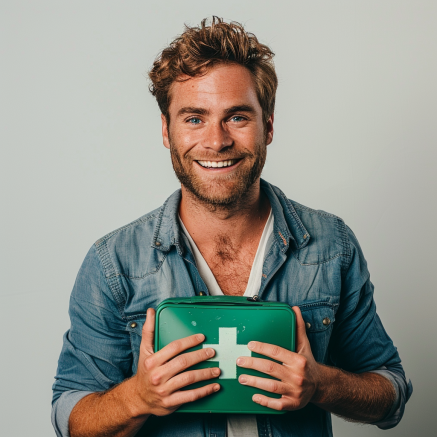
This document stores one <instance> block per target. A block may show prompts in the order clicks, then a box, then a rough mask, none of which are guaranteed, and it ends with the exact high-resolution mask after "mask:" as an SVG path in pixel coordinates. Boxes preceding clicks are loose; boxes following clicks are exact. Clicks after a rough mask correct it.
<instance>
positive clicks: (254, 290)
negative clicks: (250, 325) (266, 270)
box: [179, 210, 273, 437]
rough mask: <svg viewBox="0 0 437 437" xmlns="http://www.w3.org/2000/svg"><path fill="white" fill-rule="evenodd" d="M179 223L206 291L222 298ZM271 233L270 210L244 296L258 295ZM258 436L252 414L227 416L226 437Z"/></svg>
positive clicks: (185, 230) (198, 252)
mask: <svg viewBox="0 0 437 437" xmlns="http://www.w3.org/2000/svg"><path fill="white" fill-rule="evenodd" d="M179 223H180V224H181V227H182V230H183V232H184V234H185V236H186V237H187V239H188V241H189V243H190V247H191V252H192V253H193V256H194V260H195V261H196V265H197V269H198V270H199V274H200V276H201V277H202V279H203V281H204V282H205V284H206V286H207V287H208V291H209V293H210V294H211V295H213V296H220V295H221V296H223V292H222V290H221V289H220V286H219V285H218V283H217V280H216V279H215V276H214V275H213V273H212V271H211V269H210V268H209V266H208V264H207V262H206V261H205V258H203V256H202V254H201V253H200V250H199V249H198V248H197V246H196V243H195V242H194V240H193V239H192V238H191V235H190V234H189V232H188V231H187V229H186V227H185V226H184V223H183V222H182V220H181V218H180V217H179ZM272 232H273V214H272V210H270V214H269V218H268V219H267V222H266V224H265V226H264V230H263V233H262V235H261V239H260V240H259V244H258V250H257V251H256V254H255V258H254V260H253V264H252V269H251V270H250V275H249V280H248V281H247V286H246V291H245V292H244V296H248V297H250V296H254V295H255V294H258V292H259V288H260V286H261V278H262V268H263V264H264V254H265V251H266V246H267V241H268V240H269V237H270V235H271V234H272ZM257 435H258V427H257V424H256V418H255V415H253V414H230V415H228V425H227V436H228V437H253V436H257Z"/></svg>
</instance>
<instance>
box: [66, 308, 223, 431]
mask: <svg viewBox="0 0 437 437" xmlns="http://www.w3.org/2000/svg"><path fill="white" fill-rule="evenodd" d="M154 327H155V312H154V310H152V309H149V310H148V312H147V319H146V323H145V324H144V327H143V336H142V341H141V347H140V358H139V366H138V372H137V374H136V375H135V376H133V377H132V378H130V379H128V380H125V381H124V382H122V383H121V384H119V385H117V386H116V387H114V388H113V389H111V390H108V391H106V392H102V393H92V394H90V395H88V396H86V397H84V398H83V399H82V400H81V401H79V402H78V403H77V405H76V406H75V407H74V409H73V411H72V412H71V415H70V421H69V428H70V436H71V437H88V436H93V437H99V436H102V437H103V436H105V437H106V436H113V437H131V436H134V435H135V434H136V433H137V431H138V430H139V429H140V428H141V427H142V426H143V424H144V422H145V421H146V420H147V419H148V417H149V416H150V415H151V414H154V415H156V416H164V415H167V414H170V413H172V412H174V411H175V410H176V409H177V408H178V407H179V406H180V405H182V404H184V403H187V402H192V401H195V400H197V399H200V398H203V397H205V396H208V395H209V394H212V393H214V392H216V391H218V390H219V388H220V386H219V385H218V384H209V385H205V386H203V387H200V388H197V389H194V390H184V391H181V390H180V389H181V388H183V387H185V386H187V385H190V384H193V383H194V382H198V381H204V380H207V379H211V378H215V377H217V376H218V375H219V373H220V371H219V369H217V368H207V369H201V370H191V371H187V372H183V371H184V370H186V369H187V368H188V367H191V366H192V365H194V364H197V363H199V362H201V361H204V360H207V359H209V358H211V357H212V356H213V355H214V350H213V349H209V348H208V349H199V350H196V351H194V352H189V353H185V354H183V355H179V354H180V353H181V352H183V351H184V350H186V349H189V348H191V347H195V346H198V345H199V344H200V343H201V342H202V341H203V340H204V339H205V338H204V336H203V335H202V334H197V335H192V336H190V337H187V338H183V339H181V340H176V341H174V342H172V343H170V344H169V345H167V346H166V347H165V348H163V349H162V350H160V351H159V352H157V353H153V339H154V335H155V334H154ZM177 355H179V356H177ZM181 372H183V373H181Z"/></svg>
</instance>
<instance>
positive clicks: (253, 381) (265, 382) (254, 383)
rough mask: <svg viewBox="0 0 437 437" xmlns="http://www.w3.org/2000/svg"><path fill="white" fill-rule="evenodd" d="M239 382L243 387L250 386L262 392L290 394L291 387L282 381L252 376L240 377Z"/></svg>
mask: <svg viewBox="0 0 437 437" xmlns="http://www.w3.org/2000/svg"><path fill="white" fill-rule="evenodd" d="M238 382H239V383H240V384H242V385H250V386H251V387H256V388H259V389H261V390H265V391H269V392H271V393H277V394H280V395H284V394H287V393H288V390H289V387H288V385H287V384H284V383H283V382H282V381H278V380H276V379H268V378H260V377H258V376H252V375H240V377H239V378H238Z"/></svg>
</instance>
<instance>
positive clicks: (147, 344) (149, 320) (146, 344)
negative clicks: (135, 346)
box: [141, 308, 155, 357]
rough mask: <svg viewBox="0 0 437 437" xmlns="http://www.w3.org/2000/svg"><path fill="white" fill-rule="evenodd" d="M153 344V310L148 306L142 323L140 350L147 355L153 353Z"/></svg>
mask: <svg viewBox="0 0 437 437" xmlns="http://www.w3.org/2000/svg"><path fill="white" fill-rule="evenodd" d="M154 344H155V310H154V309H153V308H149V309H148V310H147V314H146V321H145V323H144V325H143V331H142V339H141V351H142V352H143V353H144V354H145V355H146V357H148V356H149V355H152V354H153V353H154V348H153V347H154Z"/></svg>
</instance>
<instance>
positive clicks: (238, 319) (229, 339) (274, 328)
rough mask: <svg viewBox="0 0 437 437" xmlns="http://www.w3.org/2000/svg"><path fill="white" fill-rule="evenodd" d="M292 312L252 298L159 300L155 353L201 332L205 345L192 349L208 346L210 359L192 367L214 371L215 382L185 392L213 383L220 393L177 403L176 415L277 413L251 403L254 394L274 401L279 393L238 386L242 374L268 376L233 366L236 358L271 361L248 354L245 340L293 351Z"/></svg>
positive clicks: (293, 327)
mask: <svg viewBox="0 0 437 437" xmlns="http://www.w3.org/2000/svg"><path fill="white" fill-rule="evenodd" d="M295 320H296V319H295V314H294V312H293V310H292V309H291V307H290V306H289V305H287V304H285V303H281V302H263V301H259V300H258V299H257V298H256V297H254V298H250V297H249V298H247V297H244V296H243V297H234V296H195V297H190V298H172V299H166V300H164V301H163V302H162V303H161V304H160V305H159V306H158V308H157V310H156V327H155V351H158V350H160V349H162V348H163V347H165V346H166V345H167V344H169V343H171V342H172V341H174V340H177V339H180V338H184V337H188V336H190V335H193V334H204V335H205V337H206V338H205V341H204V342H203V343H201V344H200V345H199V346H197V347H195V348H191V349H188V350H187V351H185V352H184V353H186V352H190V351H193V350H196V349H201V348H205V347H211V348H213V349H214V350H215V352H216V353H215V356H214V357H212V358H211V359H209V360H207V361H203V362H202V363H199V364H197V365H195V366H193V367H191V368H190V370H193V369H202V368H206V367H219V368H220V369H221V374H220V376H219V377H218V378H214V379H210V380H208V381H202V382H199V383H195V384H192V385H190V386H189V387H187V388H186V389H193V388H197V387H201V386H203V385H206V384H210V383H213V382H217V383H219V384H220V386H221V389H220V390H219V391H218V392H217V393H214V394H212V395H209V396H207V397H205V398H202V399H199V400H197V401H195V402H191V403H187V404H184V405H182V406H181V407H180V408H179V409H178V410H177V411H178V412H180V413H239V414H262V413H266V414H281V413H282V412H278V411H275V410H272V409H271V408H267V407H263V406H262V405H259V404H256V403H255V402H253V401H252V396H253V395H254V394H256V393H260V394H264V395H266V396H269V397H276V398H279V397H280V395H277V394H274V393H270V392H266V391H264V390H260V389H258V388H254V387H249V386H244V385H242V384H240V383H239V382H238V377H239V376H240V375H242V374H246V375H247V374H248V375H255V376H260V377H263V378H269V376H268V375H266V374H264V373H261V372H258V371H256V370H252V369H246V368H240V367H238V366H237V363H236V361H237V358H238V357H240V356H252V357H258V358H264V359H270V358H268V357H266V356H264V355H259V354H256V353H254V352H251V351H250V350H249V349H248V348H247V344H248V343H249V342H250V341H252V340H253V341H261V342H264V343H270V344H274V345H277V346H280V347H283V348H285V349H288V350H291V351H294V350H295V329H296V328H295Z"/></svg>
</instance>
